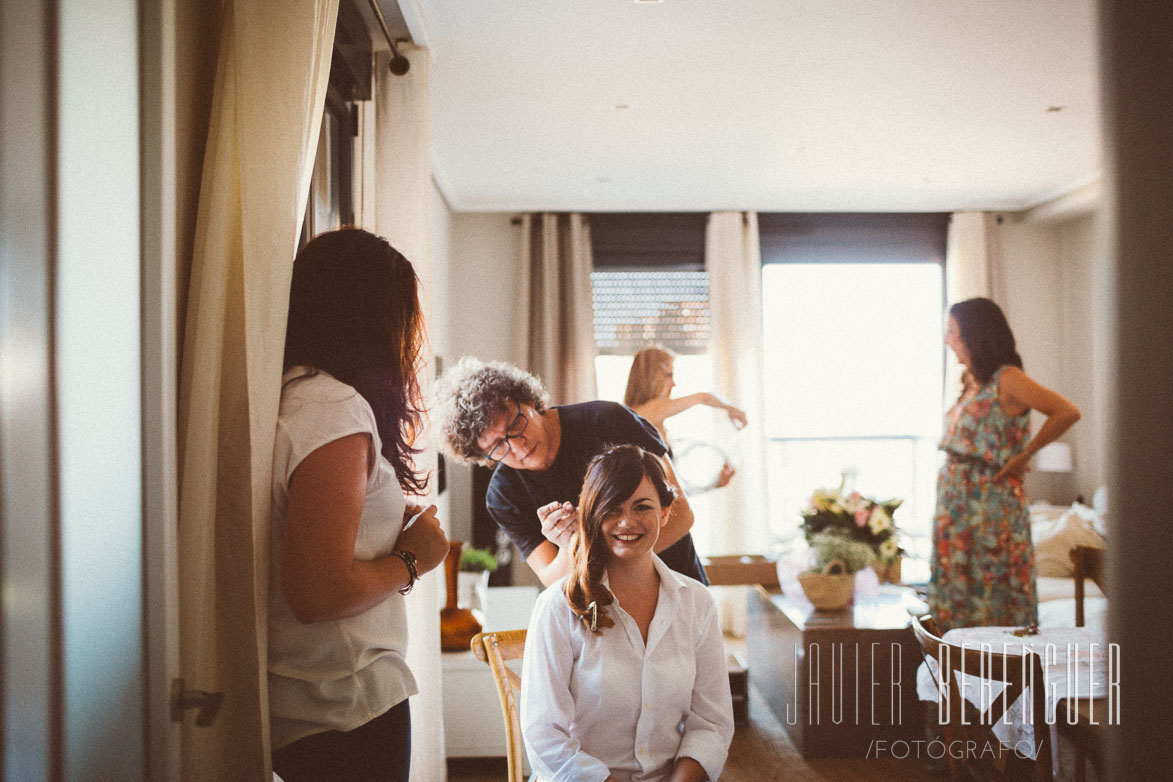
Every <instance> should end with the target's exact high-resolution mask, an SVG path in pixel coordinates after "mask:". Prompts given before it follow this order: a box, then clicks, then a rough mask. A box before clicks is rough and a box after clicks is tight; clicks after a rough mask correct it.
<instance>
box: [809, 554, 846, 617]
mask: <svg viewBox="0 0 1173 782" xmlns="http://www.w3.org/2000/svg"><path fill="white" fill-rule="evenodd" d="M798 583H799V584H800V585H801V586H802V591H803V592H805V593H806V599H807V600H809V601H811V605H813V606H814V607H815V609H816V610H818V611H838V610H839V609H841V608H843V607H844V606H846V605H847V604H848V603H850V602H851V598H852V597H853V596H854V595H855V574H854V573H848V572H847V566H846V564H845V563H844V562H843V560H841V559H836V560H833V561H831V562H828V563H827V566H826V567H825V568H823V570H822V572H819V571H817V570H808V571H806V572H805V573H800V574H799V575H798Z"/></svg>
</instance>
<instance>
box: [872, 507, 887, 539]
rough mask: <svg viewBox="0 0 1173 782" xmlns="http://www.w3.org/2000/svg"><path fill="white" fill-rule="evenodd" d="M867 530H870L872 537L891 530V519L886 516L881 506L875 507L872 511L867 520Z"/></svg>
mask: <svg viewBox="0 0 1173 782" xmlns="http://www.w3.org/2000/svg"><path fill="white" fill-rule="evenodd" d="M868 528H869V529H871V531H872V534H873V535H879V534H880V533H881V532H883V531H884V530H887V529H891V528H892V517H891V516H889V515H888V512H887V511H885V510H884V508H883V506H881V505H877V506H876V507H875V508H873V509H872V515H871V518H869V519H868Z"/></svg>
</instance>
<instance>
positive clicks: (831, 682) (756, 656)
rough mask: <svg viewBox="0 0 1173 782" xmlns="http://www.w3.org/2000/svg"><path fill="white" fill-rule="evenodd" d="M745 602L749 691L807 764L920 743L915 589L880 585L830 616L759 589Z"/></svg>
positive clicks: (804, 603)
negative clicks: (811, 760) (912, 622)
mask: <svg viewBox="0 0 1173 782" xmlns="http://www.w3.org/2000/svg"><path fill="white" fill-rule="evenodd" d="M748 603H749V604H748V606H747V613H748V621H747V628H746V653H747V656H748V663H749V669H750V671H751V672H752V677H753V682H754V685H755V687H756V689H757V690H758V691H759V692H760V693H761V695H762V696H763V697H764V698H765V700H766V703H767V704H769V706H770V709H771V710H772V711H773V712H774V714H775V715H776V716H777V717H778V721H779V722H781V723H782V725H783V727H784V728H785V729H786V732H787V733H788V734H789V735H790V738H791V740H792V741H793V742H794V745H795V747H797V748H798V751H799V752H800V753H801V754H802V756H803V757H804V758H820V757H866V756H867V755H868V754H869V749H871V750H872V753H871V754H872V755H873V756H875V754H876V752H877V750H876V749H874V747H875V746H876V745H874V744H873V742H880V741H883V742H888V744H887V745H886V746H891V742H895V741H914V740H919V739H923V738H924V715H923V711H922V707H921V705H920V703H919V701H918V700H917V694H916V669H917V666H918V665H919V664H920V662H921V659H922V658H921V652H920V647H919V646H918V645H917V643H916V638H915V637H914V636H913V634H912V630H911V629H910V627H909V625H910V617H911V614H910V613H909V608H910V607H912V608H913V610H915V608H916V605H917V601H916V597H915V594H914V593H913V591H912V590H911V589H909V588H907V587H899V586H884V587H881V588H880V589H879V592H878V593H876V594H874V595H869V596H858V595H857V596H856V599H855V603H854V605H853V606H850V607H848V608H846V609H843V610H842V611H835V612H822V611H815V610H814V607H813V606H811V604H810V603H809V602H807V600H806V598H805V597H802V596H794V597H791V596H787V595H783V594H782V593H781V592H780V591H778V590H777V589H774V590H766V589H764V588H762V587H760V586H759V587H755V588H753V589H750V590H749V596H748Z"/></svg>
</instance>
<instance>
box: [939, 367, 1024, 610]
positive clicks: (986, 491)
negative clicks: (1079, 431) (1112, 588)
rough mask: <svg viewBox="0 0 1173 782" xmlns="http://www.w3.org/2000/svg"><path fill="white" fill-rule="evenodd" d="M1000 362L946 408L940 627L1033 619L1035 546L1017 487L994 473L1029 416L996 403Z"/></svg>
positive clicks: (1017, 448) (1020, 441) (1016, 449)
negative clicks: (986, 377) (981, 383)
mask: <svg viewBox="0 0 1173 782" xmlns="http://www.w3.org/2000/svg"><path fill="white" fill-rule="evenodd" d="M1003 369H1005V367H1000V368H999V369H998V370H997V371H996V372H995V373H994V375H993V377H991V378H990V381H989V382H988V383H986V384H985V385H984V386H983V387H982V388H981V389H980V390H979V391H978V392H977V394H976V395H974V396H973V397H972V398H970V399H968V400H965V401H963V402H958V404H957V405H955V406H954V407H953V409H952V410H950V411H949V414H948V417H947V418H946V422H945V423H946V426H945V429H946V431H945V437H944V439H943V440H942V441H941V445H940V448H941V449H942V450H943V451H945V454H946V460H945V465H944V466H943V467H942V468H941V473H940V476H939V477H938V479H937V510H936V514H935V516H934V518H933V554H932V563H931V564H932V574H931V576H930V578H929V608H930V610H931V611H932V614H933V617H934V618H935V619H936V621H937V623H938V625H939V626H940V629H941V632H945V631H946V630H949V629H951V628H954V627H973V626H978V625H1013V626H1023V625H1028V624H1032V623H1034V622H1036V621H1038V597H1037V593H1036V591H1035V563H1034V548H1033V547H1032V546H1031V539H1030V522H1029V519H1028V517H1027V510H1026V497H1025V495H1024V494H1023V491H1022V485H1021V484H1020V483H1019V482H1018V481H1016V480H1013V479H1004V480H1000V481H994V474H995V473H997V472H998V470H999V469H1001V467H1002V465H1004V464H1005V463H1006V462H1007V461H1009V460H1010V458H1011V457H1013V456H1014V455H1015V454H1017V453H1020V452H1021V451H1022V449H1023V447H1024V446H1025V445H1026V442H1027V440H1029V438H1030V413H1029V411H1028V412H1026V413H1023V414H1022V415H1017V416H1010V415H1007V414H1006V412H1005V411H1004V410H1003V409H1002V406H1001V405H1000V404H999V403H998V378H999V377H1000V376H1001V374H1002V371H1003Z"/></svg>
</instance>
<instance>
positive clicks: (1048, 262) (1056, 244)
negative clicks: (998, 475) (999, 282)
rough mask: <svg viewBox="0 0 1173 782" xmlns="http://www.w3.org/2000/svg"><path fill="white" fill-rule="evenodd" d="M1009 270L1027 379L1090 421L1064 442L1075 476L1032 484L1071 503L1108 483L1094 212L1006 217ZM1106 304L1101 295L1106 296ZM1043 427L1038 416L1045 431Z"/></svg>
mask: <svg viewBox="0 0 1173 782" xmlns="http://www.w3.org/2000/svg"><path fill="white" fill-rule="evenodd" d="M997 233H998V236H997V240H998V242H1000V245H1001V249H1002V257H1003V260H1004V268H1005V277H1004V282H1005V286H1004V287H1005V294H1004V300H1003V301H1002V304H1003V307H1004V309H1005V311H1006V316H1007V318H1008V319H1009V320H1010V325H1011V328H1013V329H1014V336H1015V338H1016V339H1017V342H1018V351H1019V353H1020V354H1021V355H1022V359H1023V363H1024V364H1025V369H1026V372H1027V373H1028V374H1029V375H1030V376H1031V377H1032V378H1034V379H1035V380H1037V381H1038V382H1040V383H1042V384H1043V385H1045V386H1047V387H1049V388H1053V389H1054V390H1055V391H1057V392H1059V393H1060V394H1062V395H1063V396H1065V397H1067V398H1068V399H1070V400H1071V401H1072V402H1073V403H1074V404H1075V405H1076V406H1077V407H1078V408H1079V409H1080V412H1081V413H1083V419H1082V420H1081V421H1080V422H1079V423H1077V424H1076V425H1075V426H1074V427H1073V428H1072V429H1071V430H1070V431H1069V432H1068V433H1067V434H1066V435H1064V436H1063V437H1062V438H1061V439H1062V441H1063V442H1067V443H1070V444H1071V446H1072V450H1073V452H1074V455H1075V473H1074V474H1072V475H1053V474H1050V475H1049V474H1045V473H1038V472H1033V473H1030V474H1028V476H1027V481H1026V491H1027V496H1028V497H1029V498H1030V499H1031V500H1036V499H1046V500H1050V501H1052V502H1057V503H1060V504H1066V503H1069V502H1071V501H1072V500H1074V499H1075V497H1076V495H1080V494H1082V495H1083V496H1084V498H1085V500H1086V501H1087V502H1089V503H1090V502H1091V495H1092V492H1093V491H1094V490H1095V489H1096V487H1097V486H1100V485H1102V484H1103V483H1104V481H1105V470H1104V458H1103V449H1102V445H1101V444H1102V442H1103V431H1102V429H1103V416H1102V415H1100V408H1101V407H1102V404H1103V403H1102V401H1101V399H1100V397H1101V396H1102V395H1103V392H1102V390H1101V389H1100V388H1099V387H1098V384H1097V382H1096V379H1095V378H1096V377H1097V375H1098V374H1102V370H1103V368H1102V367H1100V368H1099V369H1097V366H1096V364H1097V353H1098V350H1097V345H1098V341H1099V340H1098V338H1097V336H1096V334H1097V331H1098V330H1099V329H1098V328H1097V320H1098V319H1099V318H1103V317H1106V314H1105V312H1104V304H1103V302H1101V301H1099V298H1097V294H1096V292H1095V290H1096V286H1095V285H1094V284H1093V282H1094V278H1095V277H1096V273H1097V264H1098V263H1099V260H1098V259H1099V256H1100V252H1099V247H1100V244H1099V233H1098V222H1097V217H1096V215H1095V214H1094V213H1085V214H1080V215H1074V216H1068V217H1066V218H1062V217H1058V218H1052V219H1048V220H1045V221H1034V220H1030V219H1028V218H1027V216H1024V215H1014V214H1010V215H1005V216H1004V219H1003V222H1002V223H1001V226H1000V228H999V230H998V232H997ZM1100 298H1102V296H1101V297H1100ZM1043 420H1044V418H1043V416H1042V415H1041V414H1038V413H1036V414H1035V415H1034V416H1033V420H1032V426H1033V430H1034V431H1036V432H1037V431H1038V428H1039V426H1040V425H1041V424H1042V421H1043Z"/></svg>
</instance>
